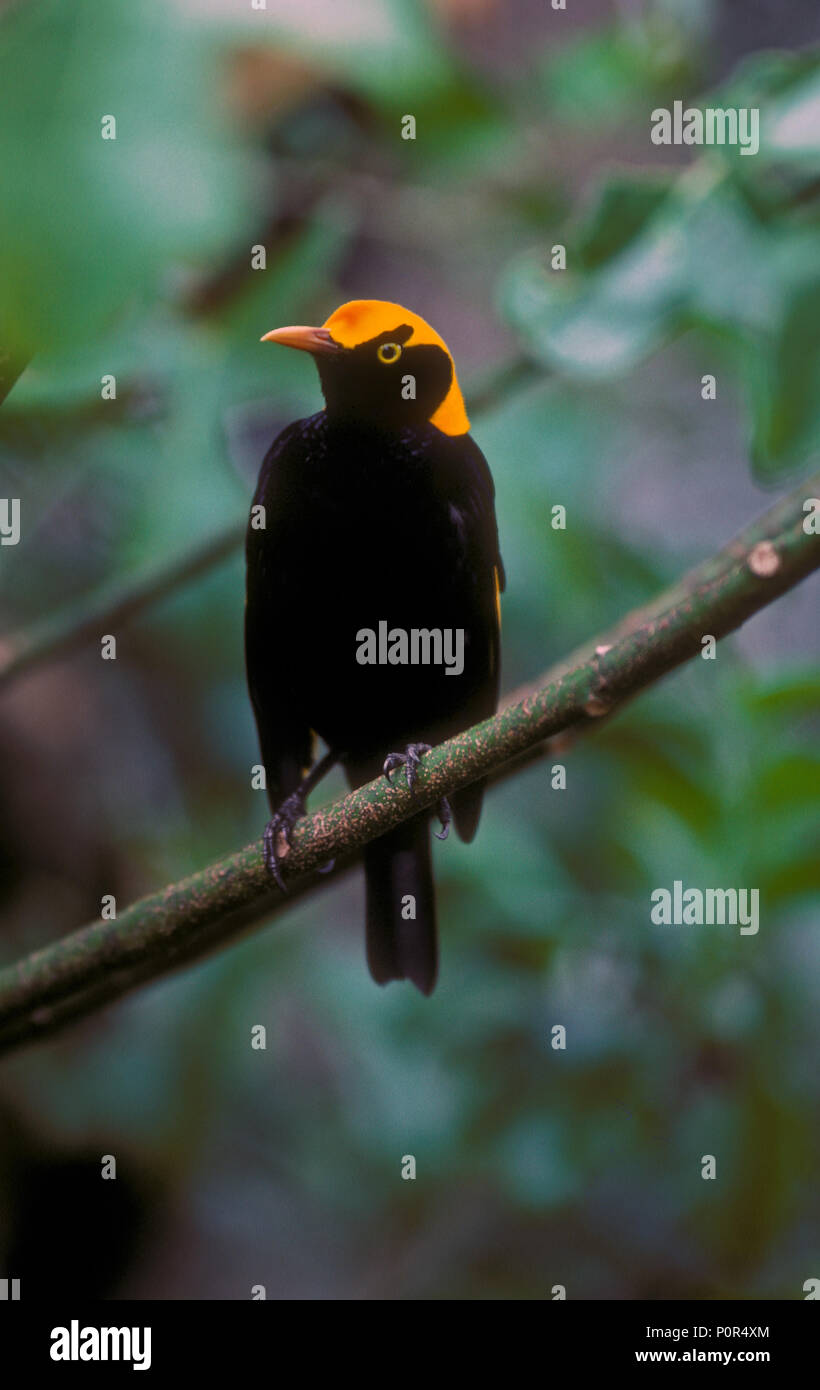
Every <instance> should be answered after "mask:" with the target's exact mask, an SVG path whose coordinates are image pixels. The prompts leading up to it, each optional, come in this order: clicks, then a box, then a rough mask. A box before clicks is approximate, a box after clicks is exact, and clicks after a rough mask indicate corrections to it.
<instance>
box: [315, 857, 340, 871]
mask: <svg viewBox="0 0 820 1390" xmlns="http://www.w3.org/2000/svg"><path fill="white" fill-rule="evenodd" d="M335 865H336V860H335V859H328V861H327V863H326V864H322V865H320V867H319V868H318V869H317V870H316V872H317V873H319V874H329V873H330V871H331V869H333V868H334V867H335Z"/></svg>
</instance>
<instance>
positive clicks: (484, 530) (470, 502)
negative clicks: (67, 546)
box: [434, 435, 506, 840]
mask: <svg viewBox="0 0 820 1390" xmlns="http://www.w3.org/2000/svg"><path fill="white" fill-rule="evenodd" d="M441 438H442V440H444V441H446V442H445V443H443V444H440V445H439V446H438V448H437V450H436V453H437V457H436V462H435V472H434V476H435V480H436V486H437V488H438V490H439V493H440V496H441V498H442V500H444V499H446V500H447V503H448V505H449V506H450V509H451V516H452V519H453V523H454V525H455V527H456V529H457V531H458V533H459V541H460V546H459V549H460V552H461V555H462V564H463V573H464V574H465V575H467V576H469V581H470V583H471V584H472V586H473V589H474V593H473V599H474V603H473V606H474V611H475V612H476V613H477V614H478V619H479V620H478V632H479V637H478V640H479V641H480V642H482V643H483V646H484V650H485V652H486V667H485V673H484V677H483V679H482V680H479V681H478V682H477V684H476V686H475V688H474V690H473V692H472V694H471V696H470V698H469V700H468V701H467V704H466V705H465V707H464V710H463V722H462V728H465V729H467V728H469V727H470V726H471V725H472V724H478V723H480V722H481V720H483V719H487V718H489V716H490V715H492V714H494V713H495V711H496V708H497V706H498V691H499V682H500V679H501V610H500V603H499V595H500V594H501V593H502V592H503V591H504V588H505V585H506V576H505V573H504V563H503V561H502V559H501V552H500V549H499V543H498V526H497V523H496V518H495V486H494V484H493V477H492V474H491V472H490V468H489V465H488V463H487V460H486V459H485V457H484V455H483V454H482V452H481V450H480V449H479V447H478V445H477V444H476V442H475V440H474V439H472V438H471V437H470V435H458V436H456V437H450V436H447V435H444V436H441ZM485 785H486V782H485V780H483V779H482V780H481V781H480V782H474V783H473V784H472V785H471V786H469V787H465V788H464V790H463V791H461V792H458V793H457V794H456V795H455V796H454V797H453V815H454V818H455V822H456V827H457V829H458V833H459V835H460V837H461V839H462V840H472V838H473V836H474V835H475V832H476V829H477V827H478V820H479V816H480V814H481V801H482V797H483V795H484V788H485Z"/></svg>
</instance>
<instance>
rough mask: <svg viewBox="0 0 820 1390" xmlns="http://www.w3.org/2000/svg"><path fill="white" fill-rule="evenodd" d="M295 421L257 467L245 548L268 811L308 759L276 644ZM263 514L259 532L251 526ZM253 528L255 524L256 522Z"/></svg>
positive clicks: (297, 443)
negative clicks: (259, 509)
mask: <svg viewBox="0 0 820 1390" xmlns="http://www.w3.org/2000/svg"><path fill="white" fill-rule="evenodd" d="M307 423H308V422H307V421H303V420H297V421H296V422H295V424H293V425H289V426H288V428H287V429H286V430H283V431H282V433H281V434H280V435H279V436H278V437H277V438H276V439H275V440H274V442H273V444H272V445H271V447H270V449H269V450H268V452H267V454H266V455H265V458H264V461H263V463H262V468H261V470H260V473H259V482H258V484H257V487H256V492H255V493H254V497H253V502H252V504H251V516H250V519H249V522H248V531H247V537H246V542H245V557H246V561H247V588H246V598H245V669H246V671H247V677H248V690H249V692H250V697H251V703H252V705H253V711H254V715H255V717H256V727H257V729H258V731H259V742H260V745H261V750H262V762H263V764H264V766H265V777H266V784H267V791H268V799H269V801H270V806H271V810H274V811H275V810H277V809H278V807H279V806H280V805H281V803H282V801H284V799H285V797H287V796H289V795H290V793H291V792H292V791H294V790H295V789H296V787H297V786H298V785H299V783H300V781H301V780H302V777H303V776H304V773H305V771H306V769H307V768H308V766H309V765H310V761H311V757H312V752H313V742H314V739H313V734H312V732H311V730H310V728H309V726H308V724H307V723H306V721H305V719H304V716H303V714H302V712H301V710H300V702H299V700H298V699H297V697H296V695H295V693H294V691H293V688H292V683H291V681H290V679H289V673H288V670H287V667H286V664H285V661H283V659H282V658H283V652H282V645H281V643H280V642H279V640H278V639H277V620H278V614H279V612H280V611H281V605H282V602H283V594H282V588H283V578H284V576H283V575H282V574H280V566H281V563H282V562H281V559H280V540H281V538H282V537H283V536H284V534H285V531H286V528H287V527H288V525H289V517H288V509H287V494H288V465H289V463H291V462H292V461H293V459H294V455H298V453H299V451H300V450H302V449H304V447H305V442H304V428H303V427H304V426H305V425H306V424H307ZM260 505H261V506H263V507H264V509H265V513H264V522H265V525H264V529H261V528H259V527H258V524H257V525H255V524H254V518H255V513H254V508H256V507H258V506H260ZM257 521H258V518H257Z"/></svg>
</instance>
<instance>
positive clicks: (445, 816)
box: [433, 796, 453, 840]
mask: <svg viewBox="0 0 820 1390" xmlns="http://www.w3.org/2000/svg"><path fill="white" fill-rule="evenodd" d="M436 815H437V816H438V818H439V820H440V821H441V829H440V830H434V831H433V834H434V835H435V837H436V839H437V840H446V839H447V836H448V835H449V834H450V821H451V820H452V819H453V812H452V810H451V809H450V803H449V801H448V800H447V797H446V796H443V797H442V798H441V801H440V802H439V803H438V806H437V807H436Z"/></svg>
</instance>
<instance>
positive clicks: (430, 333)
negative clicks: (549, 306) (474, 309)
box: [322, 299, 470, 434]
mask: <svg viewBox="0 0 820 1390" xmlns="http://www.w3.org/2000/svg"><path fill="white" fill-rule="evenodd" d="M404 325H407V326H408V327H409V328H412V330H413V332H412V334H411V336H410V337H409V338H408V339H407V340H406V345H407V346H408V347H415V346H418V345H419V344H423V343H425V344H435V346H436V347H440V348H442V349H443V351H444V352H446V353H447V356H448V357H449V359H450V362H451V364H452V368H453V377H452V381H451V383H450V389H449V391H448V392H447V395H446V396H445V397H444V400H443V401H442V402H441V405H440V406H439V407H438V408H437V410H436V412H435V414H434V415H433V416H432V418H431V420H430V423H431V424H432V425H435V426H436V428H437V429H440V430H441V432H442V433H443V434H466V433H467V431H468V430H469V428H470V421H469V419H468V418H467V411H466V409H465V407H464V398H463V396H462V394H461V389H460V387H459V384H458V377H457V376H456V365H455V362H453V355H452V353H451V352H450V349H449V348H448V346H447V344H446V343H445V342H444V339H443V338H441V337H439V335H438V333H436V331H435V329H434V328H431V327H430V325H429V323H428V322H427V321H426V319H423V318H421V317H420V316H419V315H418V314H414V313H412V312H411V310H410V309H405V308H404V307H403V305H401V304H393V303H391V302H390V300H387V299H351V300H348V302H347V303H346V304H341V305H340V306H339V308H338V309H336V310H334V312H333V313H332V314H331V315H330V318H329V319H326V320H325V322H324V324H323V325H322V326H323V328H325V329H327V331H328V332H329V333H330V335H331V337H332V338H333V341H334V342H336V343H339V344H341V346H342V347H346V348H352V347H358V345H359V344H360V343H366V342H369V341H370V339H371V338H377V337H378V336H379V335H380V334H382V333H389V332H391V331H392V330H393V329H398V328H401V327H402V326H404Z"/></svg>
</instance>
